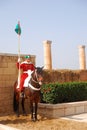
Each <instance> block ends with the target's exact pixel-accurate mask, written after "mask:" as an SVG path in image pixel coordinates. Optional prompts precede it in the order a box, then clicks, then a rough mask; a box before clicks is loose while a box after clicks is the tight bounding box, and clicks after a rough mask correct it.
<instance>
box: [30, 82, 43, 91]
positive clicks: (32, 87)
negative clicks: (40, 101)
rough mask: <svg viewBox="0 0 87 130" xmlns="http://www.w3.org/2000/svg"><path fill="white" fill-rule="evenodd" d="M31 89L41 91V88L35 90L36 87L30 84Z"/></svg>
mask: <svg viewBox="0 0 87 130" xmlns="http://www.w3.org/2000/svg"><path fill="white" fill-rule="evenodd" d="M29 87H30V88H31V89H33V90H35V91H39V90H40V89H41V88H35V87H34V86H32V85H31V84H30V83H29Z"/></svg>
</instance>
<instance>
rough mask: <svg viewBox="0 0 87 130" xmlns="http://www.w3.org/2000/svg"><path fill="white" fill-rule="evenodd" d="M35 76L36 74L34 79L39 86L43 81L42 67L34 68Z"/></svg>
mask: <svg viewBox="0 0 87 130" xmlns="http://www.w3.org/2000/svg"><path fill="white" fill-rule="evenodd" d="M35 74H36V78H37V81H38V83H39V84H40V85H42V81H43V67H36V68H35Z"/></svg>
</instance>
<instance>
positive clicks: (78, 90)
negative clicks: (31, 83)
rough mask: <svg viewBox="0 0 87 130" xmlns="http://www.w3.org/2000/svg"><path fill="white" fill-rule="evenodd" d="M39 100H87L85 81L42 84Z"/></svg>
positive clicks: (54, 101)
mask: <svg viewBox="0 0 87 130" xmlns="http://www.w3.org/2000/svg"><path fill="white" fill-rule="evenodd" d="M41 95H42V96H41V97H42V98H41V99H42V100H41V102H45V103H51V104H56V103H65V102H76V101H85V100H87V82H70V83H63V84H60V83H53V84H43V86H42V89H41Z"/></svg>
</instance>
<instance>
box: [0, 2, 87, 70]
mask: <svg viewBox="0 0 87 130" xmlns="http://www.w3.org/2000/svg"><path fill="white" fill-rule="evenodd" d="M18 21H20V25H21V29H22V33H21V38H20V43H21V54H31V55H36V66H43V65H44V51H43V41H45V40H51V41H52V45H51V51H52V66H53V69H79V51H78V46H79V45H85V46H86V48H85V52H86V55H87V0H0V45H1V46H0V53H12V54H18V36H17V34H16V33H15V31H14V29H15V26H16V24H17V22H18ZM86 64H87V57H86ZM86 66H87V65H86Z"/></svg>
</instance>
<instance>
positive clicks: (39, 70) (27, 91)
mask: <svg viewBox="0 0 87 130" xmlns="http://www.w3.org/2000/svg"><path fill="white" fill-rule="evenodd" d="M42 81H43V67H36V69H35V71H33V73H32V74H31V79H30V81H29V85H28V87H27V88H24V92H23V96H22V97H21V105H22V110H23V114H24V115H26V111H25V107H24V102H25V99H26V98H29V101H30V102H29V103H30V110H31V119H32V120H33V121H36V120H37V108H38V102H39V101H40V90H41V85H42ZM16 87H17V82H15V84H14V99H13V109H14V112H16V114H17V116H19V115H20V114H19V99H20V93H19V92H18V90H17V88H16ZM28 106H29V104H28Z"/></svg>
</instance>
